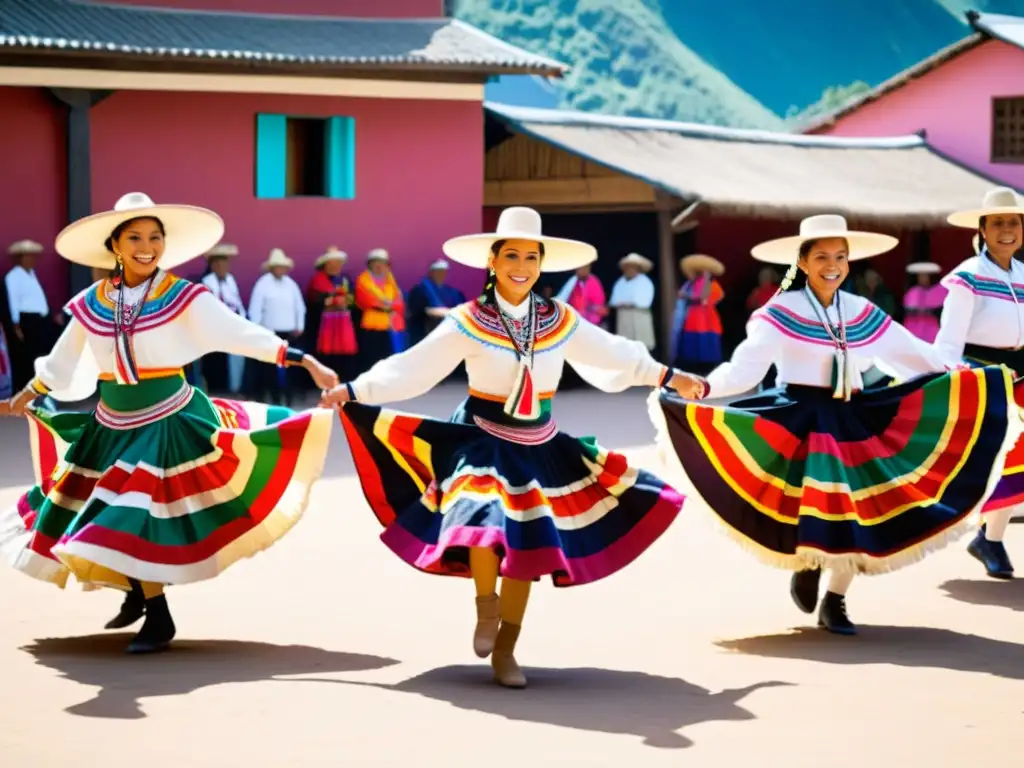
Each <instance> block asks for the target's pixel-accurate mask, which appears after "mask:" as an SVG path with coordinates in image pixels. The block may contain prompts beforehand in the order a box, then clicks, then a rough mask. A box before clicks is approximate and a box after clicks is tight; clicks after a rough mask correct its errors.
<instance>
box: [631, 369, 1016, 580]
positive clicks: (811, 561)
mask: <svg viewBox="0 0 1024 768" xmlns="http://www.w3.org/2000/svg"><path fill="white" fill-rule="evenodd" d="M650 405H651V417H652V419H653V420H654V421H655V424H656V426H657V427H658V429H659V443H660V447H661V448H662V452H663V455H664V456H666V457H667V459H668V460H669V461H672V457H671V455H672V454H674V456H675V457H677V458H678V463H679V464H681V467H682V470H683V477H682V478H681V480H680V483H679V485H680V487H681V488H682V490H683V492H684V493H686V495H687V498H692V500H694V501H696V502H698V503H699V504H701V505H702V506H704V507H705V508H706V509H708V510H709V511H710V512H711V513H712V515H713V517H714V518H715V519H717V520H718V521H719V522H721V523H722V524H724V527H725V530H726V532H727V533H729V534H730V535H731V536H732V537H733V538H735V539H736V540H737V541H738V542H739V543H740V544H742V545H743V546H745V547H746V548H748V549H749V550H750V551H751V552H752V553H753V554H754V555H756V556H757V557H759V558H760V559H761V560H762V561H764V562H765V563H768V564H769V565H773V566H777V567H780V568H785V569H788V570H802V569H805V568H811V567H830V568H837V569H843V570H855V571H859V572H862V573H881V572H885V571H892V570H896V569H897V568H900V567H903V566H904V565H908V564H909V563H911V562H914V561H916V560H918V559H920V558H922V557H924V556H925V555H926V554H927V553H928V552H929V551H931V550H933V549H938V548H940V547H942V546H944V545H945V544H947V543H948V542H949V541H951V540H954V539H955V538H958V537H959V536H960V535H962V534H963V533H964V532H965V531H966V529H967V527H968V526H969V525H970V523H971V522H973V521H971V520H969V517H970V515H971V513H973V512H977V511H979V510H980V508H981V507H982V505H983V504H984V503H985V501H986V500H987V499H988V498H989V496H990V495H991V494H992V492H993V491H994V489H995V487H996V485H997V483H998V482H999V480H1000V477H1001V474H1002V470H1003V462H1004V460H1005V459H1006V456H1007V454H1008V452H1009V451H1010V449H1011V448H1012V447H1013V446H1014V444H1015V443H1016V441H1017V438H1018V437H1019V436H1020V434H1021V419H1020V417H1019V416H1018V414H1017V409H1016V406H1015V404H1014V402H1013V393H1012V379H1011V376H1010V374H1009V372H1008V371H1007V370H1006V369H1003V368H995V367H990V368H979V369H976V370H970V371H954V372H952V373H948V374H936V375H931V376H924V377H920V378H917V379H914V380H912V381H909V382H906V383H903V384H898V385H894V386H883V387H878V388H875V389H869V390H865V391H864V392H862V393H860V394H858V395H855V396H854V398H853V399H852V400H851V401H849V402H844V401H841V400H835V399H833V397H832V391H831V390H830V389H825V388H818V387H798V386H792V385H790V386H788V387H784V388H781V389H778V390H774V391H770V392H765V393H763V394H761V395H758V396H754V397H747V398H743V399H738V400H735V401H733V402H731V403H728V404H726V405H712V404H710V403H708V404H702V403H696V402H689V401H685V400H682V399H680V398H679V397H678V396H676V395H675V394H674V393H662V394H661V395H660V396H659V395H657V394H655V395H654V396H652V399H651V403H650Z"/></svg>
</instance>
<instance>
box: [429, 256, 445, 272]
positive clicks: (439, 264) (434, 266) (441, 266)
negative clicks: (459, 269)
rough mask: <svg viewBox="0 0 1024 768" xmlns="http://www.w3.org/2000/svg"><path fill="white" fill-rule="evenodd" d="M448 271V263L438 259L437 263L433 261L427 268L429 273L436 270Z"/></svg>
mask: <svg viewBox="0 0 1024 768" xmlns="http://www.w3.org/2000/svg"><path fill="white" fill-rule="evenodd" d="M447 269H448V262H447V261H445V260H444V259H437V260H436V261H432V262H431V263H430V266H429V267H427V271H428V272H433V271H435V270H447Z"/></svg>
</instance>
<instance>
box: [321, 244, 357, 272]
mask: <svg viewBox="0 0 1024 768" xmlns="http://www.w3.org/2000/svg"><path fill="white" fill-rule="evenodd" d="M328 261H340V262H341V263H342V264H344V263H345V262H346V261H348V254H347V253H345V252H344V251H339V250H338V246H336V245H331V246H328V248H327V250H326V251H324V252H323V253H322V254H321V255H320V256H318V257H317V260H316V261H315V262H313V267H314V268H315V269H320V267H322V266H323V265H324V264H326V263H327V262H328Z"/></svg>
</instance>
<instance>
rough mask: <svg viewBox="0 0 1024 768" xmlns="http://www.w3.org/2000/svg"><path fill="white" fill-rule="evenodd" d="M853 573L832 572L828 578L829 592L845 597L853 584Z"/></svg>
mask: <svg viewBox="0 0 1024 768" xmlns="http://www.w3.org/2000/svg"><path fill="white" fill-rule="evenodd" d="M853 576H854V573H853V571H832V572H831V573H830V574H829V577H828V591H829V592H832V593H834V594H837V595H845V594H846V590H848V589H849V588H850V584H852V583H853Z"/></svg>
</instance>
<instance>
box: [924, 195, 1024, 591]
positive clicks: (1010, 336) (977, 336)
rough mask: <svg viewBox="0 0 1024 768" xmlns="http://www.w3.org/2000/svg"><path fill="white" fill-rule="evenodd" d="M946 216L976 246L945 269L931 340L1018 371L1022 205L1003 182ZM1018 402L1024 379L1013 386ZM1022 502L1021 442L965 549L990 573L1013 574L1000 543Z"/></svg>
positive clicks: (1023, 354) (1022, 328)
mask: <svg viewBox="0 0 1024 768" xmlns="http://www.w3.org/2000/svg"><path fill="white" fill-rule="evenodd" d="M948 221H949V223H950V224H953V225H954V226H957V227H964V228H966V229H973V230H976V231H977V233H978V234H977V239H978V245H977V252H978V255H977V256H974V257H972V258H970V259H967V261H965V262H963V263H962V264H961V265H960V266H958V267H957V268H956V269H954V270H953V271H952V272H950V274H949V275H947V276H946V277H945V278H944V279H943V281H942V283H943V284H944V285H945V287H946V288H947V289H948V290H949V294H948V295H947V296H946V300H945V302H944V303H943V307H942V321H941V328H940V329H939V334H938V336H937V337H936V339H935V345H936V346H937V347H938V349H939V351H940V352H941V353H942V355H943V356H944V358H945V359H946V361H947V363H951V364H952V363H955V362H957V361H959V360H960V359H961V357H963V358H964V359H965V360H966V361H967V362H968V363H969V364H971V365H1000V364H1002V365H1005V366H1006V367H1007V368H1009V369H1010V370H1012V371H1014V372H1015V375H1016V376H1017V377H1020V376H1024V349H1022V347H1024V307H1021V301H1024V264H1021V263H1020V262H1019V261H1017V260H1016V259H1014V258H1013V256H1014V254H1015V253H1016V252H1017V251H1018V250H1020V248H1021V245H1022V242H1024V240H1022V236H1024V205H1022V204H1021V201H1020V200H1019V199H1018V198H1017V194H1016V193H1015V192H1014V191H1013V190H1012V189H1010V188H1008V187H999V188H997V189H993V190H991V191H990V192H988V194H986V195H985V198H984V200H983V202H982V205H981V208H978V209H975V210H971V211H958V212H957V213H954V214H952V215H951V216H950V217H949V218H948ZM1017 403H1018V404H1019V405H1021V406H1024V386H1022V385H1020V384H1018V385H1017ZM1022 503H1024V442H1022V443H1021V445H1020V446H1018V447H1017V448H1015V449H1014V450H1013V451H1012V452H1011V453H1010V455H1009V456H1008V457H1007V459H1006V466H1005V468H1004V477H1003V480H1002V482H1000V484H999V486H998V487H997V488H996V491H995V493H993V494H992V498H990V499H989V500H988V502H987V503H986V504H985V509H984V510H983V511H984V524H983V525H982V526H981V529H980V530H979V531H978V534H977V536H976V537H975V538H974V540H973V541H972V542H971V543H970V545H969V546H968V548H967V551H968V552H969V553H970V554H971V555H972V556H973V557H974V558H976V559H977V560H979V561H981V563H982V565H984V566H985V571H986V573H987V574H988V575H989V576H991V577H992V578H996V579H1011V578H1013V564H1012V563H1011V562H1010V556H1009V555H1008V554H1007V552H1006V547H1005V546H1004V545H1003V536H1004V534H1005V533H1006V526H1007V524H1008V523H1009V522H1010V517H1011V516H1012V514H1013V510H1014V507H1016V506H1018V505H1020V504H1022Z"/></svg>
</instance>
